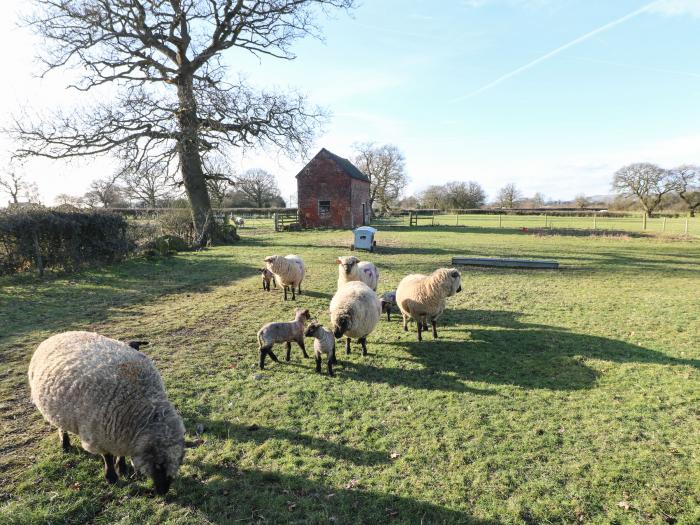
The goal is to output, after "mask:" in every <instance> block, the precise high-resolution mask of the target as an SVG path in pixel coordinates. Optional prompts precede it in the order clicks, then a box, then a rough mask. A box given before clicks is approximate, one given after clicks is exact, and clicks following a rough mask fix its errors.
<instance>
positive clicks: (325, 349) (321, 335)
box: [304, 321, 338, 376]
mask: <svg viewBox="0 0 700 525" xmlns="http://www.w3.org/2000/svg"><path fill="white" fill-rule="evenodd" d="M304 335H305V336H306V337H313V338H314V357H315V358H316V372H318V373H319V374H320V373H321V356H322V355H323V354H326V356H328V375H329V376H333V375H334V374H333V365H334V364H336V363H337V362H338V360H337V359H336V357H335V337H333V332H331V331H330V330H328V329H326V328H324V327H323V325H322V324H318V323H317V322H315V321H314V322H312V323H311V324H310V325H309V327H308V328H307V329H306V332H304Z"/></svg>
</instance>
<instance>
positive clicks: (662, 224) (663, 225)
mask: <svg viewBox="0 0 700 525" xmlns="http://www.w3.org/2000/svg"><path fill="white" fill-rule="evenodd" d="M661 231H662V232H665V231H666V217H664V222H663V223H661Z"/></svg>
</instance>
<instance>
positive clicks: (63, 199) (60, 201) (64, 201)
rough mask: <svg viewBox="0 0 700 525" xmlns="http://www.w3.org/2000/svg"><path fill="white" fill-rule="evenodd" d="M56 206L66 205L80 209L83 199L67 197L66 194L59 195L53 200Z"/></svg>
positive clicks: (72, 196) (73, 196)
mask: <svg viewBox="0 0 700 525" xmlns="http://www.w3.org/2000/svg"><path fill="white" fill-rule="evenodd" d="M54 201H55V202H56V205H57V206H62V205H68V206H75V207H76V208H80V207H81V206H82V205H84V204H85V200H84V199H83V197H76V196H75V195H68V194H67V193H59V194H58V195H56V198H55V199H54Z"/></svg>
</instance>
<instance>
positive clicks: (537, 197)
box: [530, 191, 545, 208]
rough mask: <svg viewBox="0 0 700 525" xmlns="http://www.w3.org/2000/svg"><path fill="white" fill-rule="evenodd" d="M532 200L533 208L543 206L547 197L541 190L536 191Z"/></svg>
mask: <svg viewBox="0 0 700 525" xmlns="http://www.w3.org/2000/svg"><path fill="white" fill-rule="evenodd" d="M530 202H532V207H533V208H541V207H542V206H544V202H545V198H544V195H542V194H541V193H540V192H539V191H538V192H537V193H535V194H534V195H533V196H532V198H531V199H530Z"/></svg>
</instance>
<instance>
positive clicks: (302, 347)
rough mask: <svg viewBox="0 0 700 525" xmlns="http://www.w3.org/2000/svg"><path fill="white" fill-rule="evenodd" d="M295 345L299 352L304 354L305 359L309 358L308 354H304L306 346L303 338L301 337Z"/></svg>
mask: <svg viewBox="0 0 700 525" xmlns="http://www.w3.org/2000/svg"><path fill="white" fill-rule="evenodd" d="M297 344H298V345H299V347H300V348H301V351H302V352H304V357H305V358H306V359H308V358H309V354H307V353H306V346H305V345H304V338H303V337H302V338H301V339H299V340H298V341H297Z"/></svg>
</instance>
